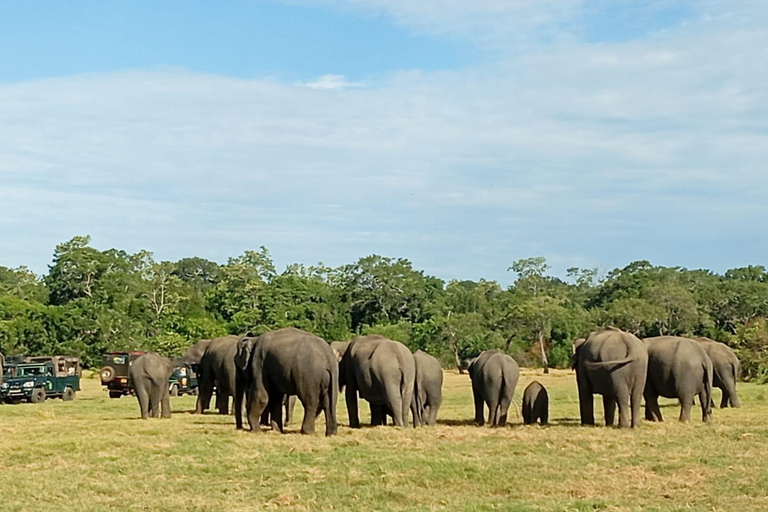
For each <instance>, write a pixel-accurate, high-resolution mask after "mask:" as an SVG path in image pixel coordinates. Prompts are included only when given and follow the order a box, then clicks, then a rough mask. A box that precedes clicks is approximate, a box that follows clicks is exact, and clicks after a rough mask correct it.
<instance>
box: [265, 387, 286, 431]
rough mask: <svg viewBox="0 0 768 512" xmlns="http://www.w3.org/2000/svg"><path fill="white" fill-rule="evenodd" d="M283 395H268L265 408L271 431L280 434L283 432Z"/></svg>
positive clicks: (273, 393) (275, 393)
mask: <svg viewBox="0 0 768 512" xmlns="http://www.w3.org/2000/svg"><path fill="white" fill-rule="evenodd" d="M284 398H285V395H283V394H282V393H279V392H276V391H273V392H272V393H270V395H269V401H268V402H267V407H269V416H270V418H269V423H270V425H271V427H272V430H277V431H278V432H280V433H281V434H282V433H283V432H284V431H283V399H284Z"/></svg>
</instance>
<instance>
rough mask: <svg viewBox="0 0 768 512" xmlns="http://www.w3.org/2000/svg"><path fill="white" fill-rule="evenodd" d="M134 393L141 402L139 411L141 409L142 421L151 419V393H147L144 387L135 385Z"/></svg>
mask: <svg viewBox="0 0 768 512" xmlns="http://www.w3.org/2000/svg"><path fill="white" fill-rule="evenodd" d="M134 391H135V393H136V399H137V400H138V401H139V409H141V419H143V420H145V419H147V418H149V393H147V390H146V387H145V386H144V385H139V384H136V383H134Z"/></svg>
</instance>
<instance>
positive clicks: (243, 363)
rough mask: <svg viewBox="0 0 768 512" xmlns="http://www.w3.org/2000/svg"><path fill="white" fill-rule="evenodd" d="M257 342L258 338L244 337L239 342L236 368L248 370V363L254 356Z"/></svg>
mask: <svg viewBox="0 0 768 512" xmlns="http://www.w3.org/2000/svg"><path fill="white" fill-rule="evenodd" d="M255 342H256V338H251V337H243V338H240V340H239V341H238V342H237V353H236V354H235V366H236V367H237V368H238V369H239V370H241V371H245V369H246V368H248V363H250V362H251V355H252V354H253V345H254V343H255Z"/></svg>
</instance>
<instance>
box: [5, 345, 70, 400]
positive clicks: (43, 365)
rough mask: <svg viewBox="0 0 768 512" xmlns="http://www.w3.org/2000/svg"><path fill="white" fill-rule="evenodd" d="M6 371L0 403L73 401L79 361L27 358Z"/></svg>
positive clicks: (57, 358) (55, 357)
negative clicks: (55, 399) (49, 399)
mask: <svg viewBox="0 0 768 512" xmlns="http://www.w3.org/2000/svg"><path fill="white" fill-rule="evenodd" d="M10 370H11V371H9V375H8V376H7V377H6V378H5V379H4V380H3V383H2V384H0V399H2V400H3V401H5V402H10V403H18V402H21V401H22V400H26V401H28V402H32V403H38V402H42V401H44V400H45V399H46V398H61V399H62V400H74V399H75V393H76V392H77V391H80V360H79V359H78V358H76V357H66V356H43V357H28V358H25V359H24V360H23V361H22V362H19V363H16V364H15V365H13V366H12V368H11V369H10Z"/></svg>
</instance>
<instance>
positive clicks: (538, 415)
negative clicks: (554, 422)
mask: <svg viewBox="0 0 768 512" xmlns="http://www.w3.org/2000/svg"><path fill="white" fill-rule="evenodd" d="M548 420H549V395H548V394H547V388H545V387H544V386H542V385H541V383H540V382H538V381H533V382H531V383H530V384H528V387H527V388H525V391H524V392H523V423H525V424H526V425H533V424H534V423H536V421H539V422H540V423H541V424H542V425H546V424H547V421H548Z"/></svg>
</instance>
